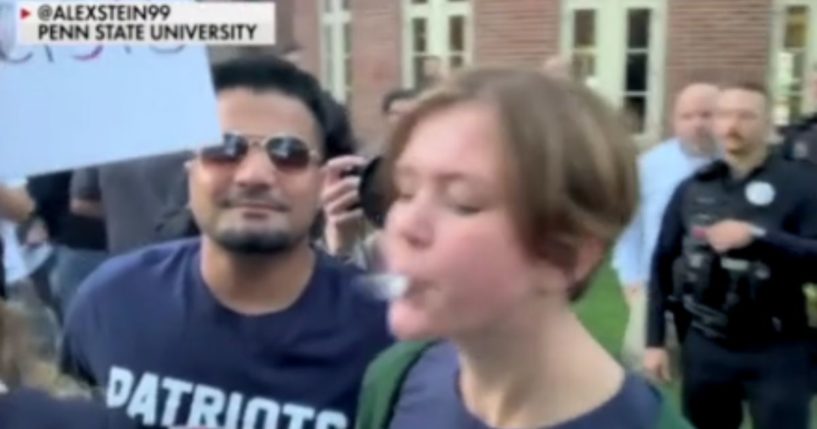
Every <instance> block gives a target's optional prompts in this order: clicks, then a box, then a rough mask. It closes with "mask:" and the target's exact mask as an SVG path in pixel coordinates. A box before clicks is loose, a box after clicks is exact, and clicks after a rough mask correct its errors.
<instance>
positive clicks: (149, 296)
mask: <svg viewBox="0 0 817 429" xmlns="http://www.w3.org/2000/svg"><path fill="white" fill-rule="evenodd" d="M214 81H215V86H216V90H217V94H218V100H219V114H220V119H221V125H222V128H223V129H224V130H227V132H226V134H225V136H224V139H223V141H222V142H217V143H215V144H214V145H212V146H210V147H207V148H205V149H202V150H201V151H199V152H198V154H197V156H196V157H195V158H194V159H193V160H192V161H191V162H190V164H189V166H188V174H189V191H190V207H191V209H192V212H193V215H194V217H195V219H196V222H197V224H198V226H199V227H200V229H201V231H202V237H201V239H187V240H180V241H173V242H169V243H165V244H161V245H157V246H153V247H148V248H146V249H144V250H140V251H137V252H135V253H131V254H128V255H125V256H120V257H117V258H114V259H112V260H111V261H109V262H108V263H106V264H105V265H104V266H103V267H102V268H100V270H99V271H97V272H96V273H94V274H93V275H92V276H91V277H90V278H89V279H88V280H87V282H86V284H85V285H84V286H83V288H82V290H81V291H80V293H79V294H78V295H77V296H76V298H75V301H74V303H73V304H72V308H71V310H70V311H69V314H68V318H67V323H66V336H65V343H64V348H65V349H64V356H63V364H64V368H65V369H66V370H68V371H69V372H70V373H71V374H73V375H75V376H77V377H79V378H80V379H82V380H83V381H86V382H88V383H89V384H90V385H92V386H99V387H100V388H101V389H104V392H105V394H104V399H105V402H106V405H107V407H108V408H109V409H113V410H120V411H121V412H122V413H124V414H127V415H128V416H129V417H130V418H131V420H132V421H133V422H134V423H135V425H137V427H151V426H159V427H181V428H222V427H227V428H229V427H241V428H247V429H261V428H302V429H313V428H314V429H349V428H352V427H353V424H354V422H353V421H354V417H355V416H354V410H355V406H356V402H357V396H358V390H359V384H360V381H361V378H362V376H363V372H364V370H365V368H366V365H367V364H368V363H369V361H370V360H371V359H372V358H373V357H374V356H375V355H376V354H377V353H378V352H379V351H380V350H382V349H383V348H385V347H386V346H388V344H389V343H390V342H391V337H390V335H389V334H388V332H387V328H386V322H385V307H384V306H383V305H382V303H380V302H377V301H375V300H374V299H373V298H372V297H371V296H369V295H367V294H366V292H365V288H363V287H360V286H361V285H360V284H359V274H360V273H359V272H358V271H357V270H356V269H355V268H353V267H351V266H347V265H343V264H341V263H338V262H336V261H334V260H333V259H331V258H330V257H329V256H327V255H326V254H323V253H321V252H319V251H317V250H315V249H314V248H313V246H312V245H311V244H310V243H311V240H310V232H311V230H312V229H313V226H314V224H315V222H316V219H317V216H318V214H319V212H320V192H321V186H322V183H323V180H324V170H323V164H324V162H325V160H326V159H327V158H330V157H334V156H337V155H339V154H342V153H348V152H349V151H350V149H351V148H348V147H344V142H343V141H342V140H339V139H337V138H327V137H328V136H327V133H326V131H325V130H326V129H327V126H326V123H327V115H326V111H325V109H324V108H323V107H322V103H321V101H320V96H321V95H320V94H321V90H320V87H319V85H318V83H317V81H316V80H315V79H314V78H312V77H311V76H309V75H307V74H306V73H304V72H302V71H300V70H298V69H297V68H295V67H294V66H292V65H290V64H288V63H286V62H284V61H282V60H276V59H272V58H263V59H239V60H233V61H230V62H227V63H224V64H222V65H220V66H217V67H216V69H215V72H214ZM335 137H337V136H335Z"/></svg>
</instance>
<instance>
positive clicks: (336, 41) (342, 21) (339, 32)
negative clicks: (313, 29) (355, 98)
mask: <svg viewBox="0 0 817 429" xmlns="http://www.w3.org/2000/svg"><path fill="white" fill-rule="evenodd" d="M343 3H344V0H320V7H319V8H318V14H319V15H320V16H319V22H320V45H321V81H322V82H323V84H324V87H325V88H326V89H327V90H328V91H329V92H330V93H331V94H332V95H333V96H334V97H335V99H337V100H338V101H340V102H341V103H343V102H347V101H348V99H349V96H350V93H351V89H352V88H351V83H350V84H349V85H347V82H350V81H351V79H349V78H350V77H351V73H352V70H351V69H352V67H351V66H350V67H349V68H347V67H346V61H347V59H348V60H349V61H351V58H352V57H351V56H352V52H351V50H352V47H351V45H352V40H346V39H347V34H346V31H345V30H346V26H349V34H348V36H349V38H351V36H352V27H351V26H352V13H351V11H350V10H349V9H344V8H343ZM327 5H329V6H330V8H331V9H329V10H327ZM327 31H328V32H329V33H330V37H329V40H330V42H329V43H330V46H327V37H326V35H327V33H326V32H327ZM347 46H348V47H349V49H348V50H347V49H346V47H347ZM347 74H348V75H349V76H347Z"/></svg>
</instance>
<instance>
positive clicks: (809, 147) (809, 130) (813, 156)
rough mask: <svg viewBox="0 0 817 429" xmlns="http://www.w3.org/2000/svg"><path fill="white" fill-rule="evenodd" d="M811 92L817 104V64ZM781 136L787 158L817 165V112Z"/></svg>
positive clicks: (804, 118) (807, 116)
mask: <svg viewBox="0 0 817 429" xmlns="http://www.w3.org/2000/svg"><path fill="white" fill-rule="evenodd" d="M810 90H811V93H812V99H813V100H815V102H817V62H816V63H814V65H813V66H812V72H811V86H810ZM781 134H782V137H783V152H784V153H785V154H786V156H787V157H789V158H791V159H798V160H805V161H809V162H811V163H812V164H814V165H817V110H815V111H814V112H813V113H812V114H810V115H806V116H804V117H803V118H800V119H799V120H797V121H795V122H794V123H792V124H791V125H789V126H787V127H785V128H784V129H783V130H782V131H781Z"/></svg>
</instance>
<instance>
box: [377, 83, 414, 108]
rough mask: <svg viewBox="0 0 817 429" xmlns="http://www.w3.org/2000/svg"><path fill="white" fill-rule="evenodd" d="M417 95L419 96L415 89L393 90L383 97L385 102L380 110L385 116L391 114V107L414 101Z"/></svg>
mask: <svg viewBox="0 0 817 429" xmlns="http://www.w3.org/2000/svg"><path fill="white" fill-rule="evenodd" d="M417 95H419V94H418V92H417V90H414V89H403V88H399V89H393V90H391V91H389V92H388V93H387V94H386V95H385V96H384V97H383V101H382V103H381V106H380V108H381V110H382V111H383V113H384V114H385V113H389V110H391V105H392V104H394V103H395V102H397V101H403V100H412V99H414V98H416V97H417Z"/></svg>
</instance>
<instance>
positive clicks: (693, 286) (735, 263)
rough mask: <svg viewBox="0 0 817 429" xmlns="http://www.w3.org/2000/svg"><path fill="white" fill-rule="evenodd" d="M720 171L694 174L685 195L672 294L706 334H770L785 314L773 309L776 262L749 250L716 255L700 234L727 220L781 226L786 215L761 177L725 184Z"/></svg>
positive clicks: (777, 329)
mask: <svg viewBox="0 0 817 429" xmlns="http://www.w3.org/2000/svg"><path fill="white" fill-rule="evenodd" d="M719 168H720V169H721V170H718V169H719ZM723 168H725V167H724V166H723V165H722V164H721V165H713V166H712V167H710V168H708V169H706V170H704V171H702V172H700V173H698V174H696V176H695V177H694V179H693V180H692V182H691V183H690V184H689V186H688V187H687V189H686V192H685V194H684V197H683V201H682V209H681V210H682V213H681V219H682V222H683V224H684V229H685V231H686V235H685V237H684V238H683V244H682V246H683V251H682V253H681V256H680V257H679V258H678V259H677V260H676V262H675V265H674V269H675V273H674V277H675V294H674V295H675V298H676V299H677V300H679V302H680V303H681V304H682V305H683V308H684V309H685V310H686V311H687V312H688V313H690V314H691V316H692V326H693V327H697V328H698V329H699V330H702V331H704V333H706V334H707V335H709V336H712V337H721V338H735V339H740V338H744V337H751V336H752V335H758V334H761V333H769V334H774V333H775V332H780V331H782V330H783V329H784V328H785V326H784V325H785V320H784V319H785V315H783V314H779V313H780V312H779V311H777V309H776V308H775V305H774V303H775V302H776V298H775V296H774V295H775V293H776V292H777V291H776V290H775V288H774V287H772V281H773V280H775V276H777V279H778V280H779V279H780V277H779V276H781V273H779V272H776V270H775V267H774V265H775V264H774V263H773V262H772V261H769V260H768V258H764V257H763V256H764V255H758V254H756V251H753V250H752V249H751V247H749V248H747V249H739V250H735V251H731V252H727V253H725V254H717V253H716V252H715V251H714V250H713V249H712V248H711V247H710V246H709V244H708V242H707V241H706V239H705V237H703V236H702V232H701V230H702V229H704V228H706V227H709V226H711V225H714V224H715V223H717V222H719V221H722V220H725V219H736V220H743V221H747V222H749V223H752V224H754V225H760V226H764V227H772V226H777V225H782V224H783V222H784V214H781V213H780V212H779V211H777V210H775V209H774V205H773V202H774V199H775V193H776V192H777V189H776V186H775V184H774V183H770V182H769V181H767V180H765V179H764V178H763V177H762V175H760V176H759V178H758V179H757V180H754V179H753V180H749V181H748V182H746V183H727V182H726V181H725V180H722V179H721V177H723V176H722V175H721V174H723ZM725 174H728V173H725Z"/></svg>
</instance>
